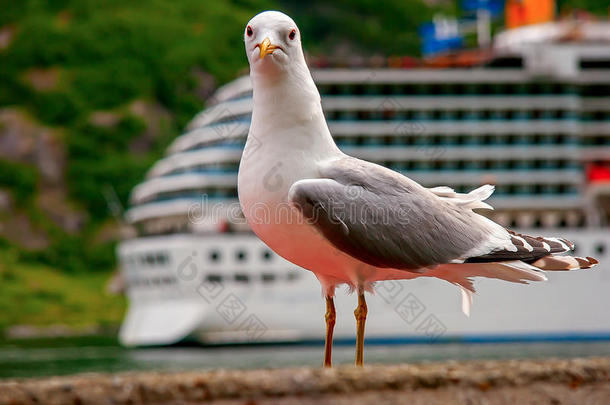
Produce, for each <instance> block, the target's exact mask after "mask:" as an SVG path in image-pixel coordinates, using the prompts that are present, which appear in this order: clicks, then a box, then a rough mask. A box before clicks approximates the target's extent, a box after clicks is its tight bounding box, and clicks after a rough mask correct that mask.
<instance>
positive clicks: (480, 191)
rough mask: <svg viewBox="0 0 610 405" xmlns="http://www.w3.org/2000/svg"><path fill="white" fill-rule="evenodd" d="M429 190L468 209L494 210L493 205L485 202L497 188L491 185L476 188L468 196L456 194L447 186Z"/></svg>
mask: <svg viewBox="0 0 610 405" xmlns="http://www.w3.org/2000/svg"><path fill="white" fill-rule="evenodd" d="M429 190H430V191H432V192H433V193H434V194H436V195H437V196H438V197H440V198H442V199H444V200H449V201H451V202H453V203H455V204H457V205H460V206H463V207H466V208H470V209H476V208H480V209H486V210H493V207H492V206H491V205H489V204H487V203H485V202H483V201H484V200H486V199H488V198H489V197H490V196H491V195H492V194H493V192H494V190H495V187H494V186H492V185H490V184H485V185H484V186H481V187H479V188H476V189H474V190H472V191H471V192H469V193H468V194H462V193H456V192H455V191H454V190H453V189H452V188H451V187H447V186H439V187H433V188H430V189H429Z"/></svg>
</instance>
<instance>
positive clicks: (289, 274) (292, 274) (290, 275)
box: [287, 271, 299, 281]
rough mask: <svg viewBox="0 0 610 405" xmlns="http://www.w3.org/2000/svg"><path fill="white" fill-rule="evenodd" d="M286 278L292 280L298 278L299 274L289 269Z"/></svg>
mask: <svg viewBox="0 0 610 405" xmlns="http://www.w3.org/2000/svg"><path fill="white" fill-rule="evenodd" d="M287 278H288V281H294V280H296V279H298V278H299V274H297V272H295V271H291V272H289V273H288V276H287Z"/></svg>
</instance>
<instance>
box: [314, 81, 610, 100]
mask: <svg viewBox="0 0 610 405" xmlns="http://www.w3.org/2000/svg"><path fill="white" fill-rule="evenodd" d="M318 90H319V91H320V94H322V95H323V96H324V95H346V96H347V95H386V96H389V95H421V96H427V95H435V96H436V95H446V96H462V95H580V96H583V97H603V96H607V95H608V94H610V85H607V84H595V85H581V86H576V85H571V84H565V83H527V84H524V83H520V84H515V83H498V84H486V83H484V84H479V83H455V84H454V83H445V84H432V83H430V84H387V85H383V84H373V83H369V84H331V85H325V84H321V85H318Z"/></svg>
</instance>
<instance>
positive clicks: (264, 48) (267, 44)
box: [257, 37, 277, 59]
mask: <svg viewBox="0 0 610 405" xmlns="http://www.w3.org/2000/svg"><path fill="white" fill-rule="evenodd" d="M257 46H258V47H259V49H260V53H261V59H263V58H264V57H265V55H271V54H272V53H273V51H275V50H276V49H277V47H276V46H275V45H271V40H270V39H269V37H267V38H265V39H263V42H261V43H260V44H258V45H257Z"/></svg>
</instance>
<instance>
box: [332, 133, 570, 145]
mask: <svg viewBox="0 0 610 405" xmlns="http://www.w3.org/2000/svg"><path fill="white" fill-rule="evenodd" d="M335 141H336V142H337V144H338V145H340V146H341V145H344V146H348V145H349V146H352V145H353V146H371V145H374V146H403V145H404V146H411V145H413V146H437V145H447V146H462V145H472V146H486V145H497V146H509V145H567V144H578V142H579V138H577V137H575V136H569V135H565V134H556V135H542V134H532V135H478V136H477V135H454V136H447V135H405V136H387V135H386V136H378V137H371V136H366V135H360V136H335Z"/></svg>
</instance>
